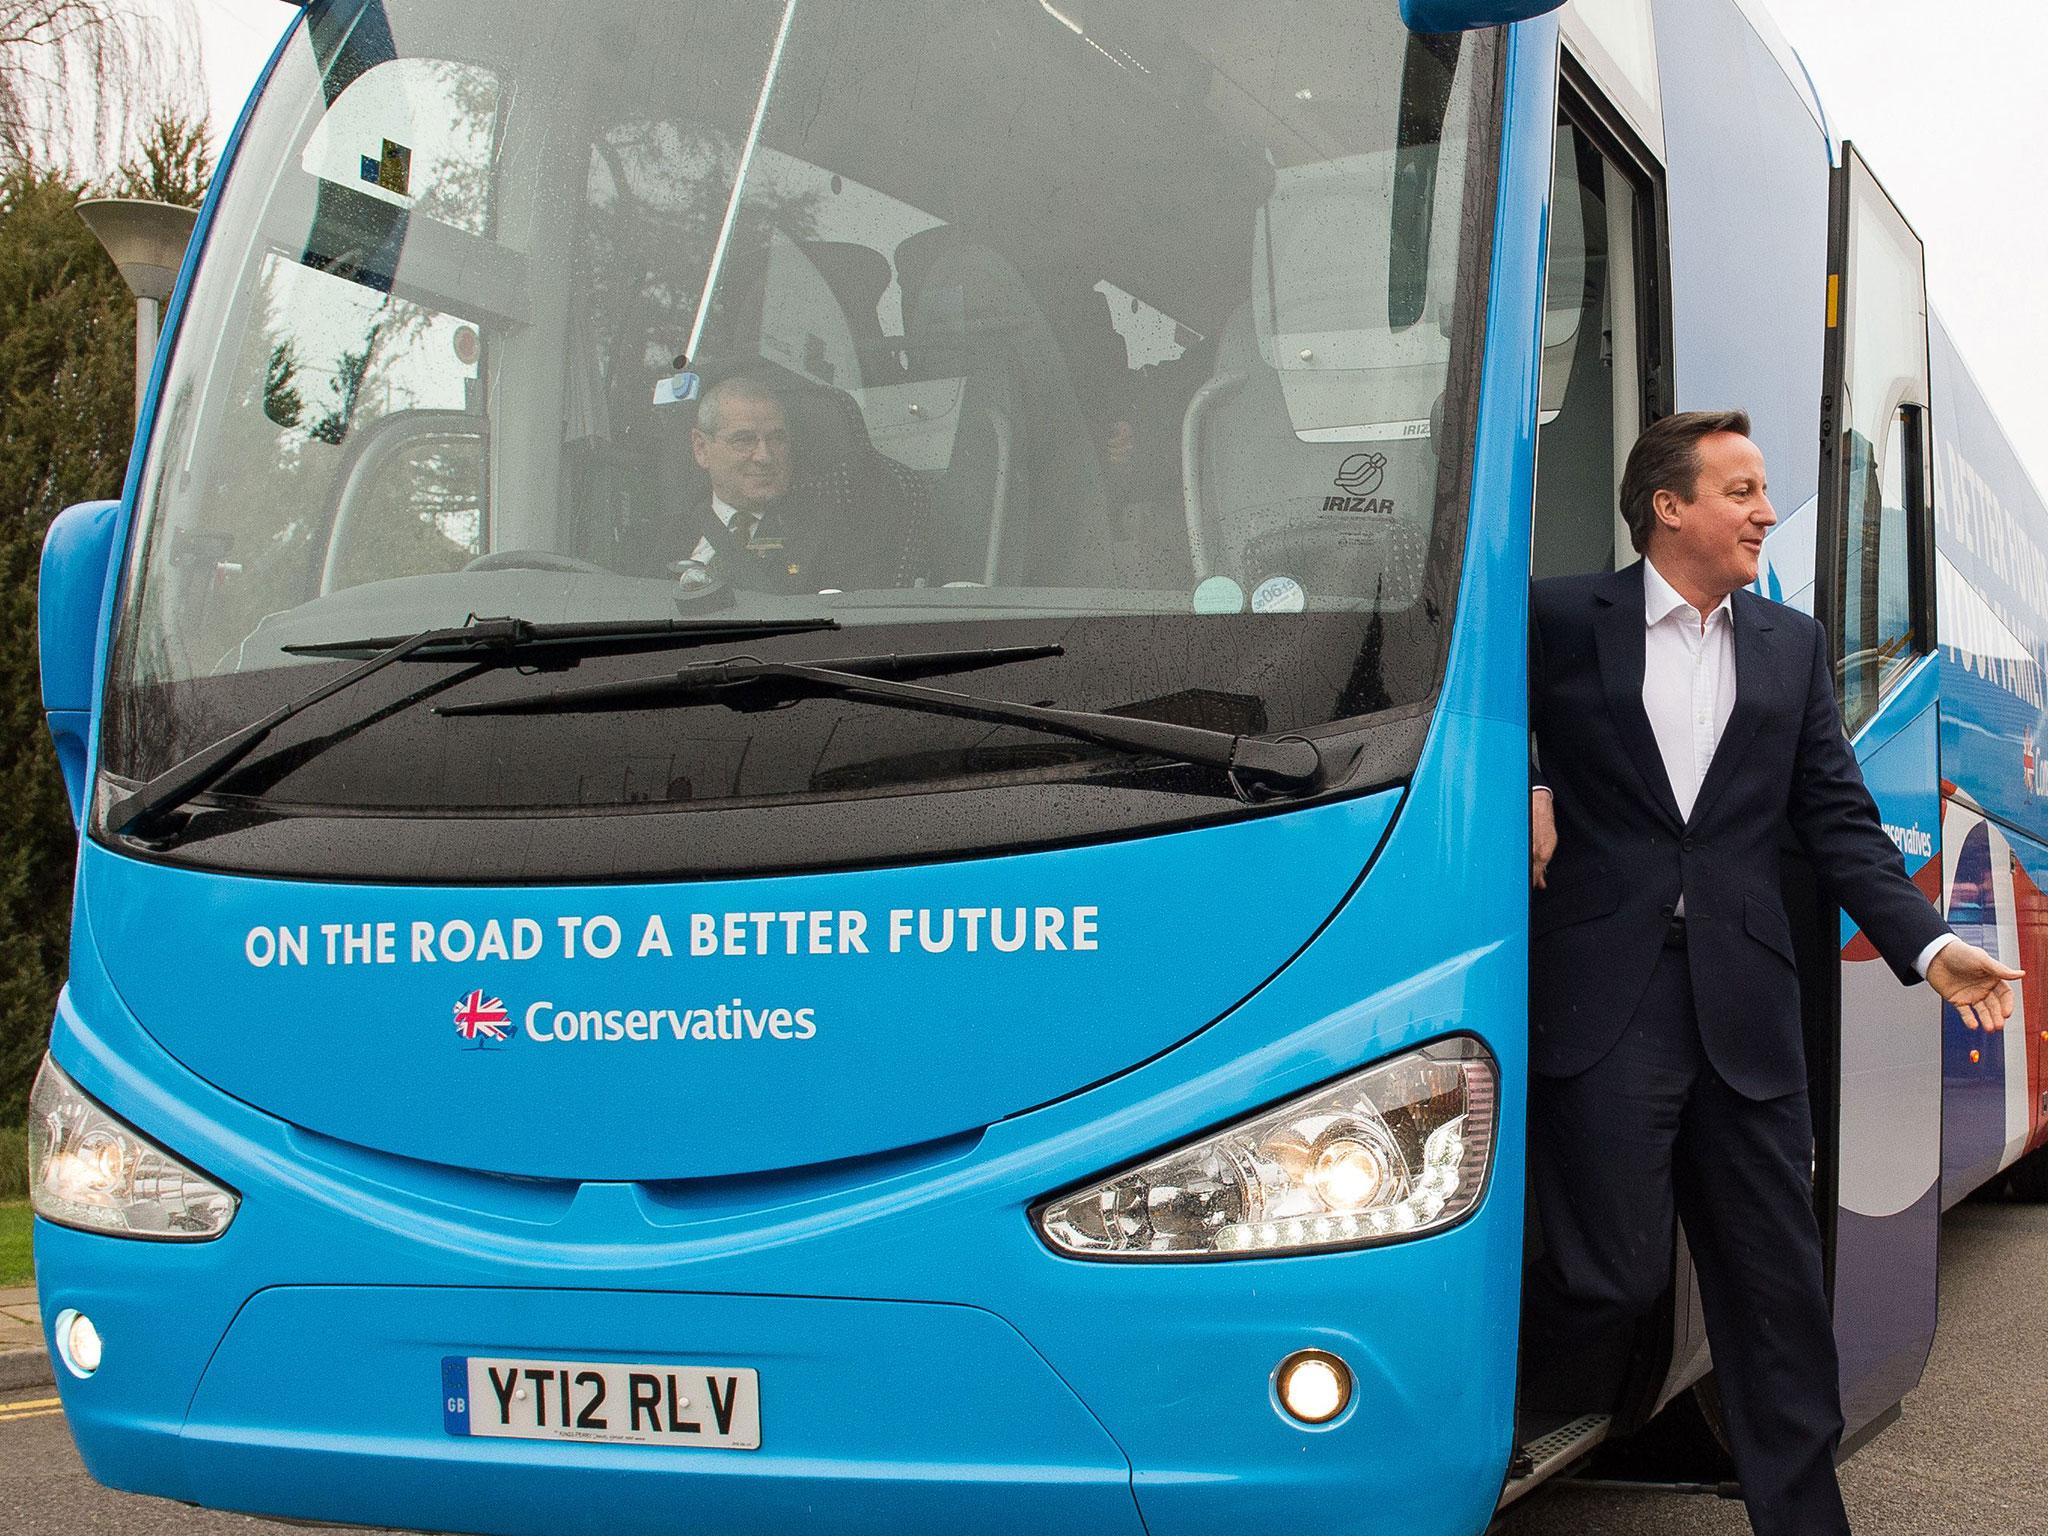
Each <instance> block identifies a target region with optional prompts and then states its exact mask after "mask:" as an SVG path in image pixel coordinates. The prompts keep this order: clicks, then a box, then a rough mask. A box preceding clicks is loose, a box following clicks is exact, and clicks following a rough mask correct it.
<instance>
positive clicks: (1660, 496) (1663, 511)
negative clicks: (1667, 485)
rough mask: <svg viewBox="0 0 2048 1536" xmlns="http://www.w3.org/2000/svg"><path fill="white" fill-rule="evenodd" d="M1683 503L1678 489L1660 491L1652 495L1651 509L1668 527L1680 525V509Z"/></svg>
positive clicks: (1660, 521)
mask: <svg viewBox="0 0 2048 1536" xmlns="http://www.w3.org/2000/svg"><path fill="white" fill-rule="evenodd" d="M1680 505H1682V503H1680V501H1679V499H1678V493H1677V492H1676V491H1658V492H1656V493H1655V494H1653V495H1652V496H1651V497H1650V511H1651V512H1652V513H1653V514H1655V516H1656V519H1657V521H1658V522H1659V523H1661V524H1662V525H1663V526H1664V527H1666V528H1676V527H1677V526H1678V509H1679V507H1680Z"/></svg>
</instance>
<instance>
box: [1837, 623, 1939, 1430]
mask: <svg viewBox="0 0 2048 1536" xmlns="http://www.w3.org/2000/svg"><path fill="white" fill-rule="evenodd" d="M1938 676H1939V667H1938V663H1936V662H1935V661H1933V660H1926V661H1923V662H1921V663H1920V664H1919V666H1918V667H1917V668H1916V669H1915V670H1914V671H1913V672H1912V673H1910V674H1909V675H1908V676H1907V678H1906V679H1905V680H1904V681H1903V682H1901V683H1900V685H1899V686H1898V688H1897V689H1896V690H1895V691H1894V692H1893V693H1892V694H1891V695H1890V696H1889V697H1888V698H1887V699H1886V700H1885V704H1884V707H1883V709H1882V710H1881V711H1880V712H1879V714H1878V716H1877V718H1876V719H1875V720H1873V721H1872V722H1871V724H1870V726H1869V727H1868V728H1867V729H1866V730H1865V731H1863V732H1862V733H1861V734H1860V735H1859V736H1858V738H1857V741H1856V755H1857V757H1858V759H1859V760H1860V762H1861V764H1862V767H1863V775H1864V780H1865V782H1866V783H1867V784H1869V786H1870V792H1871V795H1872V796H1873V798H1875V799H1876V801H1877V808H1878V814H1879V815H1880V816H1881V817H1882V818H1883V821H1884V825H1885V830H1886V831H1887V832H1889V833H1890V834H1891V836H1892V839H1893V841H1895V842H1896V843H1897V844H1898V845H1899V849H1900V852H1901V853H1902V854H1903V855H1904V857H1905V861H1906V869H1907V871H1908V872H1909V873H1910V874H1911V875H1912V876H1913V879H1914V882H1915V883H1916V884H1917V885H1918V886H1919V887H1920V889H1921V891H1922V892H1923V893H1924V894H1925V895H1926V896H1927V898H1928V900H1930V901H1939V900H1940V897H1941V889H1940V886H1941V880H1942V875H1943V858H1942V852H1943V847H1944V844H1943V843H1942V840H1941V838H1942V827H1941V822H1940V816H1941V798H1940V793H1939V788H1938V784H1939V780H1938V777H1937V765H1936V758H1935V752H1936V746H1937V726H1936V718H1937V709H1936V680H1937V678H1938ZM1841 943H1842V956H1841V971H1840V995H1841V1015H1840V1036H1839V1040H1840V1045H1839V1066H1838V1075H1837V1079H1836V1083H1835V1094H1836V1102H1837V1105H1838V1111H1837V1137H1836V1145H1835V1154H1834V1162H1835V1168H1836V1176H1837V1182H1836V1209H1835V1220H1834V1242H1833V1248H1832V1253H1831V1260H1832V1280H1833V1294H1834V1304H1835V1339H1836V1344H1837V1348H1838V1349H1839V1352H1840V1355H1841V1380H1842V1414H1843V1419H1844V1421H1845V1425H1846V1428H1847V1432H1848V1433H1849V1434H1851V1435H1853V1434H1855V1433H1856V1432H1857V1431H1858V1430H1860V1429H1861V1428H1863V1427H1864V1426H1865V1425H1867V1424H1869V1423H1870V1422H1871V1421H1872V1420H1873V1419H1875V1418H1877V1416H1878V1415H1880V1414H1882V1413H1883V1412H1885V1410H1887V1409H1889V1408H1890V1407H1891V1406H1892V1405H1893V1404H1894V1403H1896V1402H1898V1401H1899V1399H1900V1398H1902V1397H1904V1396H1905V1395H1906V1393H1908V1392H1910V1391H1911V1390H1912V1389H1913V1388H1914V1387H1915V1386H1916V1385H1917V1384H1918V1383H1919V1380H1920V1373H1921V1370H1922V1368H1923V1367H1924V1366H1925V1365H1926V1363H1927V1352H1928V1350H1929V1349H1930V1348H1932V1347H1933V1343H1934V1328H1935V1321H1936V1309H1935V1274H1936V1259H1937V1250H1938V1245H1939V1242H1940V1230H1941V1211H1940V1178H1941V1159H1940V1147H1941V1126H1942V1076H1941V1054H1940V1049H1939V1046H1938V1044H1937V1040H1938V1034H1937V1030H1938V1020H1937V1014H1938V1010H1939V1007H1940V1000H1939V999H1938V998H1936V997H1935V995H1934V994H1933V993H1932V992H1931V991H1930V990H1929V989H1927V988H1925V987H1902V986H1900V985H1899V983H1898V978H1897V977H1895V976H1894V975H1893V974H1892V969H1891V967H1890V966H1889V965H1887V964H1885V963H1884V961H1883V960H1882V959H1881V958H1880V957H1879V955H1878V953H1877V950H1876V948H1875V947H1874V946H1873V945H1872V944H1871V943H1870V941H1869V940H1868V939H1867V938H1865V937H1864V936H1863V935H1862V934H1861V933H1860V932H1858V931H1857V929H1856V928H1855V926H1854V925H1853V924H1852V923H1851V922H1850V921H1849V919H1848V918H1847V917H1846V916H1844V917H1843V919H1842V927H1841Z"/></svg>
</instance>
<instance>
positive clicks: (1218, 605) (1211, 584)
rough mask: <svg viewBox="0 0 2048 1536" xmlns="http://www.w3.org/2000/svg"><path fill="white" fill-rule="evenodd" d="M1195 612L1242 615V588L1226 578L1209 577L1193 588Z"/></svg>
mask: <svg viewBox="0 0 2048 1536" xmlns="http://www.w3.org/2000/svg"><path fill="white" fill-rule="evenodd" d="M1195 612H1197V613H1243V612H1244V588H1243V587H1240V586H1239V585H1238V584H1237V583H1236V582H1234V581H1232V580H1231V579H1230V578H1229V577H1228V576H1211V577H1210V578H1209V579H1208V580H1207V581H1205V582H1203V583H1202V584H1201V585H1200V586H1199V587H1197V588H1195Z"/></svg>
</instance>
